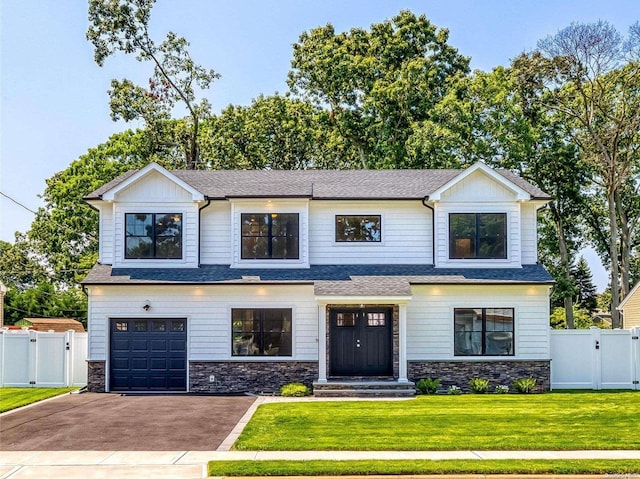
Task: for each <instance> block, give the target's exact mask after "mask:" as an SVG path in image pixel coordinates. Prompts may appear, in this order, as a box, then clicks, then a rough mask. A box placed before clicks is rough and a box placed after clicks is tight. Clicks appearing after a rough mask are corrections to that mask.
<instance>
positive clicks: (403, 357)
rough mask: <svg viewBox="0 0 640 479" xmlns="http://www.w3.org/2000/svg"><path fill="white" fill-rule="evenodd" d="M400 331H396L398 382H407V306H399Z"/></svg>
mask: <svg viewBox="0 0 640 479" xmlns="http://www.w3.org/2000/svg"><path fill="white" fill-rule="evenodd" d="M399 310H400V325H399V327H400V330H399V331H398V333H399V334H398V336H399V337H398V343H399V344H398V347H399V348H400V351H399V358H398V361H399V363H400V364H399V368H398V369H399V370H398V382H400V383H406V382H409V379H407V305H406V304H400V305H399Z"/></svg>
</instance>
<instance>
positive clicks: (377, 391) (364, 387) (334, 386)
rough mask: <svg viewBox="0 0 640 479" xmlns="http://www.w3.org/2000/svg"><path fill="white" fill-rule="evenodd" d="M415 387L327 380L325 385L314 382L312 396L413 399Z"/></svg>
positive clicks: (385, 383)
mask: <svg viewBox="0 0 640 479" xmlns="http://www.w3.org/2000/svg"><path fill="white" fill-rule="evenodd" d="M415 393H416V386H415V384H414V383H412V382H406V383H399V382H398V381H391V380H389V381H361V380H360V381H346V380H345V381H342V380H331V379H330V380H328V381H327V382H326V383H320V382H317V381H316V382H314V383H313V395H314V396H315V397H319V398H328V397H356V398H406V397H413V396H414V395H415Z"/></svg>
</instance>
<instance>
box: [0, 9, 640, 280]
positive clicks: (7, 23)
mask: <svg viewBox="0 0 640 479" xmlns="http://www.w3.org/2000/svg"><path fill="white" fill-rule="evenodd" d="M403 9H408V10H411V11H412V12H414V13H416V14H423V13H424V14H425V15H426V16H427V17H428V18H429V19H430V20H431V22H433V23H434V24H435V25H436V26H438V27H439V28H447V29H448V30H449V32H450V37H449V44H450V45H452V46H454V47H456V48H457V49H458V50H459V51H460V53H461V54H463V55H465V56H469V57H471V67H472V68H473V69H480V70H485V71H490V70H491V69H492V68H494V67H496V66H499V65H507V64H508V63H509V60H510V59H512V58H514V57H515V56H517V55H518V54H520V53H521V52H523V51H530V50H532V49H534V48H535V46H536V42H537V41H538V40H539V39H541V38H544V37H546V36H548V35H552V34H554V33H556V32H557V31H558V30H560V29H561V28H563V27H566V26H567V25H569V24H570V23H571V22H573V21H577V22H593V21H597V20H600V19H602V20H607V21H609V22H611V23H612V24H613V25H614V26H615V27H616V28H617V29H618V30H619V31H620V32H621V33H622V34H625V33H626V31H627V29H628V28H629V26H630V25H631V24H633V23H634V22H635V21H637V20H640V0H608V1H603V0H517V1H516V0H504V1H497V0H483V1H481V0H476V1H473V0H448V1H442V0H440V1H436V0H317V1H311V0H307V1H301V0H272V1H264V0H180V1H177V0H174V1H170V0H158V2H157V4H156V6H155V7H154V8H153V10H152V13H151V23H150V26H151V35H152V37H153V38H154V39H156V40H157V41H158V43H159V42H160V41H162V39H164V36H165V35H166V33H167V32H168V31H173V32H176V33H177V34H179V35H182V36H184V37H185V38H186V39H187V40H188V41H189V42H190V43H191V48H190V52H191V55H192V57H193V58H194V60H195V61H196V62H198V63H200V64H202V65H204V66H206V67H207V68H213V69H214V70H215V71H216V72H218V73H220V74H221V75H222V76H221V78H220V79H219V80H217V81H216V82H215V83H214V84H213V86H212V88H211V89H210V90H209V91H208V92H207V94H206V97H207V98H208V99H209V101H210V102H211V103H212V104H213V106H214V111H215V112H219V111H220V110H221V109H223V108H224V107H226V106H227V105H229V104H235V105H248V104H250V103H251V100H252V99H254V98H256V97H257V96H259V95H260V94H265V95H270V94H273V93H274V92H281V93H283V92H285V91H286V89H287V86H286V77H287V72H288V71H289V67H290V61H291V56H292V44H293V43H295V42H296V41H297V39H298V37H299V36H300V34H301V33H302V32H304V31H308V30H310V29H311V28H314V27H317V26H321V25H326V24H327V23H331V24H333V25H334V27H335V28H336V31H344V30H348V29H350V28H353V27H361V28H368V27H369V26H370V25H371V24H372V23H378V22H381V21H384V20H385V19H389V18H391V17H393V16H394V15H395V14H397V13H398V12H399V11H400V10H403ZM87 26H88V21H87V3H86V2H85V1H82V0H2V1H1V2H0V191H1V192H2V193H3V194H5V195H8V196H10V197H11V198H13V199H14V200H16V201H17V202H19V203H21V204H22V205H23V206H19V205H17V204H16V203H14V202H12V201H10V200H8V199H7V198H6V197H4V196H0V239H2V240H4V241H13V238H14V232H15V231H22V232H25V231H27V230H28V229H29V226H30V224H31V221H32V220H33V214H32V213H30V212H29V211H28V209H31V210H35V209H37V208H38V207H39V206H42V200H41V198H40V195H42V193H43V192H44V189H45V186H46V183H45V180H46V179H47V178H49V177H51V176H52V175H53V174H54V173H56V172H58V171H61V170H64V169H65V168H66V167H67V166H68V165H69V164H70V163H71V162H72V161H73V160H75V159H76V158H78V157H79V156H80V155H82V154H83V153H85V152H86V151H87V150H88V149H89V148H92V147H94V146H97V145H98V144H100V143H103V142H105V141H106V140H107V139H108V138H109V136H110V135H111V134H113V133H116V132H118V131H123V130H125V129H127V128H129V127H135V126H136V125H131V124H125V123H123V122H117V123H115V122H113V121H111V119H110V116H109V106H108V97H107V93H106V91H107V90H108V88H109V83H110V81H111V79H112V78H119V79H121V78H125V77H126V78H129V79H131V80H134V81H136V82H138V83H141V84H145V80H146V78H148V76H149V74H150V72H151V67H150V65H148V64H140V63H138V62H136V61H135V59H134V58H133V57H127V56H125V55H123V54H119V55H117V56H115V57H110V58H108V59H107V60H106V62H105V65H104V67H102V68H101V67H98V65H97V64H96V63H95V62H94V61H93V50H92V48H91V45H90V44H89V42H88V41H86V39H85V34H86V30H87ZM585 257H586V259H587V261H588V262H589V263H590V265H591V269H592V271H593V273H594V280H595V282H596V284H597V286H598V289H599V290H603V289H604V287H605V286H606V284H607V278H606V273H605V271H604V269H603V268H602V266H601V265H600V264H599V261H598V259H597V256H596V255H595V253H593V251H591V250H586V251H585Z"/></svg>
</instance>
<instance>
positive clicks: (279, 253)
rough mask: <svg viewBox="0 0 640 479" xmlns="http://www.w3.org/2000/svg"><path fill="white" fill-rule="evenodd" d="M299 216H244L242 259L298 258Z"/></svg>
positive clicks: (296, 214) (242, 221) (285, 214)
mask: <svg viewBox="0 0 640 479" xmlns="http://www.w3.org/2000/svg"><path fill="white" fill-rule="evenodd" d="M298 217H299V215H298V213H242V215H241V223H242V227H241V230H242V252H241V257H242V259H299V258H300V252H299V249H300V247H299V218H298Z"/></svg>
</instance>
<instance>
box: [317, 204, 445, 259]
mask: <svg viewBox="0 0 640 479" xmlns="http://www.w3.org/2000/svg"><path fill="white" fill-rule="evenodd" d="M336 215H380V217H381V225H382V228H381V241H380V242H378V243H376V242H370V243H363V242H336V240H335V237H336V230H335V228H336ZM431 225H432V220H431V210H430V209H428V208H426V207H424V206H423V205H422V203H421V202H420V201H415V200H414V201H320V200H318V201H311V202H310V203H309V259H310V263H311V264H433V253H432V234H431Z"/></svg>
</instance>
